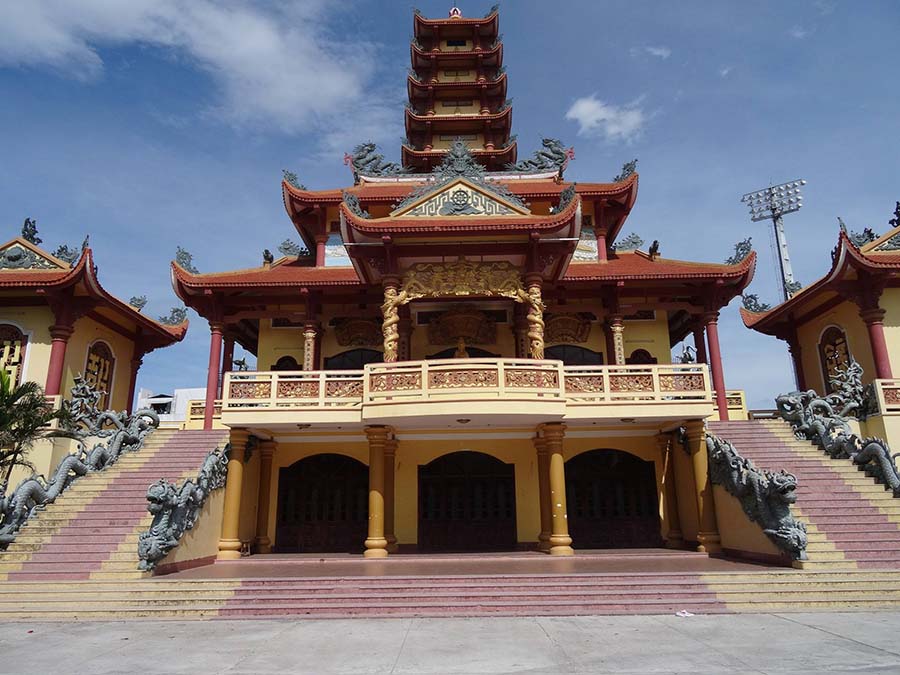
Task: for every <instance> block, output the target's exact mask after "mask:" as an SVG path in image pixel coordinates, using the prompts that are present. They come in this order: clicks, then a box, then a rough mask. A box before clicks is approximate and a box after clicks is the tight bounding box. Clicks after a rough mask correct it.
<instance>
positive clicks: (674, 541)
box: [656, 434, 684, 548]
mask: <svg viewBox="0 0 900 675" xmlns="http://www.w3.org/2000/svg"><path fill="white" fill-rule="evenodd" d="M656 442H657V444H658V445H659V452H660V456H661V458H662V462H663V467H664V471H663V495H664V496H665V507H666V525H667V529H668V532H667V533H666V546H667V547H669V548H684V535H683V534H682V532H681V517H680V516H679V514H678V492H677V490H676V487H675V458H674V457H673V456H672V453H673V448H674V444H673V443H672V436H671V434H660V435H659V436H657V437H656Z"/></svg>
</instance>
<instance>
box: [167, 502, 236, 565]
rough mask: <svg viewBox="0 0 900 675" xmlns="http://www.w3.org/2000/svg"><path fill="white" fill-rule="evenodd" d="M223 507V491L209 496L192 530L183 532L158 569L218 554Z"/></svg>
mask: <svg viewBox="0 0 900 675" xmlns="http://www.w3.org/2000/svg"><path fill="white" fill-rule="evenodd" d="M224 507H225V490H224V489H221V490H216V491H215V492H213V493H212V494H210V495H209V497H207V499H206V503H204V504H203V508H202V509H201V510H200V516H199V517H198V518H197V523H196V524H195V525H194V527H193V529H191V530H188V531H187V532H185V534H184V536H183V537H182V538H181V541H180V542H179V544H178V546H176V547H175V548H174V549H172V550H171V551H169V554H168V555H167V556H166V557H165V558H163V559H162V560H161V561H160V563H159V564H160V567H165V566H166V565H172V564H175V563H184V562H188V561H191V560H200V559H202V558H210V557H213V556H215V555H216V554H217V553H218V552H219V536H220V535H221V534H222V513H223V511H224Z"/></svg>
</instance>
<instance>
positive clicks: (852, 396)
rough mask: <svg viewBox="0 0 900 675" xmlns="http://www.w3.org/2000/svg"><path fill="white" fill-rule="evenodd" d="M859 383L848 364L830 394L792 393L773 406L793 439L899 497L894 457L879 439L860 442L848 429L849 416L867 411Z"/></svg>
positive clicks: (853, 365) (867, 402) (899, 474)
mask: <svg viewBox="0 0 900 675" xmlns="http://www.w3.org/2000/svg"><path fill="white" fill-rule="evenodd" d="M861 380H862V367H861V366H860V365H859V364H858V363H856V362H855V361H852V362H851V363H850V364H849V365H848V366H847V367H846V368H844V369H841V370H839V371H838V374H837V376H836V377H835V378H833V379H832V386H833V387H834V389H835V391H834V393H831V394H828V395H826V396H819V395H818V394H817V393H816V392H815V391H814V390H812V389H809V390H807V391H793V392H790V393H787V394H781V395H780V396H778V397H777V398H776V399H775V405H776V407H777V408H778V414H779V415H780V416H781V418H782V419H784V420H785V421H787V422H788V423H790V425H791V427H792V428H793V430H794V435H795V436H796V437H797V438H800V439H805V440H808V441H813V442H814V443H816V444H817V445H818V446H819V447H820V448H822V450H824V451H825V453H826V454H827V455H828V456H830V457H834V458H836V459H850V460H852V461H853V463H854V464H856V465H857V466H858V467H859V468H860V470H862V471H865V472H866V475H868V476H870V477H872V478H874V479H875V480H876V481H878V482H879V483H882V484H883V485H884V486H885V489H886V490H891V491H892V492H893V493H894V496H895V497H900V472H898V470H897V464H896V462H895V459H896V457H897V455H891V451H890V448H889V447H888V444H887V443H886V442H885V441H883V440H882V439H880V438H860V437H859V436H858V435H857V434H855V433H853V431H852V429H851V427H850V422H849V419H850V417H851V415H854V414H855V415H856V416H857V417H860V418H863V419H864V418H865V415H866V414H867V413H868V412H869V410H870V408H871V395H870V393H869V391H868V389H869V388H864V387H863V386H862V383H861ZM898 454H900V453H898Z"/></svg>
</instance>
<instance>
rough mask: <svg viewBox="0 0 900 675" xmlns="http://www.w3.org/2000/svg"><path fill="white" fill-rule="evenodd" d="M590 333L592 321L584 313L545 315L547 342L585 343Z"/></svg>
mask: <svg viewBox="0 0 900 675" xmlns="http://www.w3.org/2000/svg"><path fill="white" fill-rule="evenodd" d="M590 335H591V321H590V319H589V318H587V317H586V316H584V315H582V314H551V315H548V316H547V317H545V326H544V341H545V342H548V343H549V342H556V343H584V342H587V341H588V338H589V337H590Z"/></svg>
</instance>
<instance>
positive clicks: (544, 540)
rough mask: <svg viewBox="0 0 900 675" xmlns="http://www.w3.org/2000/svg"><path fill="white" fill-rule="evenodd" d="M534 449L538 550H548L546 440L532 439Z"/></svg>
mask: <svg viewBox="0 0 900 675" xmlns="http://www.w3.org/2000/svg"><path fill="white" fill-rule="evenodd" d="M534 447H535V449H536V450H537V472H538V498H539V503H540V508H541V533H540V534H539V535H538V550H539V551H544V552H546V551H549V550H550V522H551V520H552V515H551V509H550V456H549V455H548V454H547V440H546V439H544V438H541V437H540V436H535V437H534Z"/></svg>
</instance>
